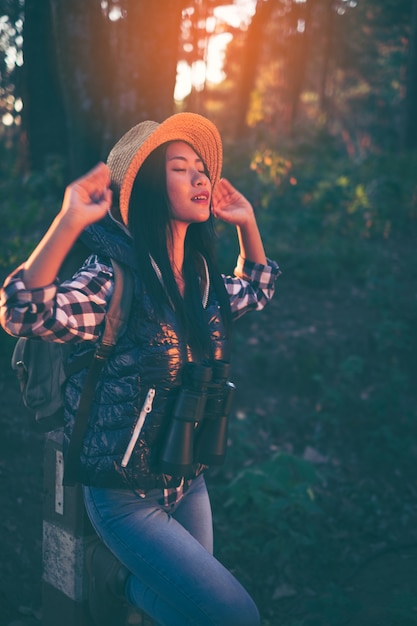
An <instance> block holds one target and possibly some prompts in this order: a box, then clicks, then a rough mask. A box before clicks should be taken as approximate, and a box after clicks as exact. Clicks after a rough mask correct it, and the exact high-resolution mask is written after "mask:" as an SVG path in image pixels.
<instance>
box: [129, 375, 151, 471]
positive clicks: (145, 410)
mask: <svg viewBox="0 0 417 626" xmlns="http://www.w3.org/2000/svg"><path fill="white" fill-rule="evenodd" d="M154 397H155V389H154V388H153V387H151V388H150V389H149V391H148V393H147V395H146V398H145V401H144V403H143V405H142V409H141V411H140V414H139V418H138V421H137V422H136V424H135V428H134V429H133V433H132V436H131V438H130V441H129V444H128V446H127V448H126V452H125V454H124V457H123V459H122V462H121V466H122V467H126V466H127V464H128V463H129V461H130V457H131V456H132V452H133V449H134V447H135V445H136V442H137V440H138V439H139V435H140V433H141V430H142V428H143V425H144V423H145V419H146V416H147V414H148V413H150V412H151V411H152V403H153V399H154Z"/></svg>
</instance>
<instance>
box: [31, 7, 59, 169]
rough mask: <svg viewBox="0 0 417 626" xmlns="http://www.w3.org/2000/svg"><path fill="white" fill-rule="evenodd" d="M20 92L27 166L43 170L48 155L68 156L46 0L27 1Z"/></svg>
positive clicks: (49, 15)
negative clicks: (22, 105)
mask: <svg viewBox="0 0 417 626" xmlns="http://www.w3.org/2000/svg"><path fill="white" fill-rule="evenodd" d="M23 29H24V30H23V59H24V64H23V66H22V70H21V77H22V78H21V95H22V100H23V103H24V108H23V112H22V126H23V131H24V134H25V137H26V154H27V167H29V168H30V169H39V170H40V169H43V168H44V166H45V164H46V162H47V160H48V157H51V156H53V155H58V156H60V157H62V158H64V157H66V155H67V136H66V127H65V115H64V108H63V102H62V98H61V93H60V89H59V85H58V78H57V68H56V63H55V61H56V58H55V54H54V47H53V41H52V25H51V13H50V6H49V2H48V0H26V1H25V19H24V25H23Z"/></svg>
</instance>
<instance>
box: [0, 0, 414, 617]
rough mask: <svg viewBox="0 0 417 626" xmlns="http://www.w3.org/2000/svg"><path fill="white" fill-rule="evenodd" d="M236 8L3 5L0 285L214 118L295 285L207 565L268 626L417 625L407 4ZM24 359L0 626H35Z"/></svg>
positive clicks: (223, 255) (239, 429) (9, 384)
mask: <svg viewBox="0 0 417 626" xmlns="http://www.w3.org/2000/svg"><path fill="white" fill-rule="evenodd" d="M226 4H227V5H228V6H225V5H226ZM230 5H231V3H224V2H217V1H215V0H176V1H175V2H173V1H170V0H155V1H152V2H150V1H145V0H119V1H116V0H114V1H113V0H107V1H104V0H103V1H101V2H100V1H99V0H90V2H85V1H84V0H71V2H63V1H60V0H0V203H1V204H0V212H1V213H0V214H1V220H2V226H1V229H0V231H1V232H0V241H1V245H0V274H1V276H0V278H1V280H3V279H4V278H5V276H6V275H7V274H8V272H9V271H10V270H11V269H12V268H14V267H15V266H16V265H17V264H18V263H20V262H21V261H23V260H24V259H25V257H26V256H27V254H28V252H30V250H31V249H32V248H33V246H34V245H35V243H36V242H37V241H38V240H39V238H40V237H41V235H42V233H43V232H44V230H45V229H46V227H47V225H48V224H49V222H50V220H51V219H52V217H53V215H54V214H55V213H56V211H57V210H58V207H59V206H60V202H61V198H62V194H63V190H64V187H65V185H66V184H67V183H68V182H69V181H70V180H72V179H73V178H74V177H75V176H78V175H80V174H81V173H83V172H84V171H86V170H87V169H88V168H89V167H90V166H92V165H94V164H95V163H96V162H97V161H98V160H105V158H106V155H107V153H108V150H109V148H110V147H111V145H112V144H113V143H114V142H115V141H116V140H117V139H118V138H119V137H120V135H121V134H122V133H123V132H124V131H126V130H127V129H128V128H130V127H131V126H132V125H134V124H136V123H138V122H139V121H142V120H144V119H155V120H157V121H162V119H163V118H165V117H166V116H168V115H170V114H172V113H174V112H176V111H183V110H189V111H194V112H198V113H201V114H203V115H206V116H207V117H209V118H210V119H212V120H213V121H214V122H215V123H216V124H217V125H218V127H219V129H220V131H221V133H222V136H223V138H224V144H225V165H224V175H226V176H227V177H229V178H230V179H231V181H232V182H233V183H234V184H235V185H236V186H237V187H238V188H239V189H241V190H242V191H243V193H245V194H246V195H247V196H248V197H249V198H250V199H251V201H252V202H253V204H254V207H255V210H256V213H257V217H258V221H259V224H260V228H261V232H262V235H263V238H264V241H265V245H266V248H267V251H268V254H269V256H270V257H272V258H276V259H277V260H278V261H279V263H280V266H281V267H282V270H283V274H282V276H281V277H280V279H279V281H278V285H277V295H276V297H275V300H274V302H273V303H272V304H271V305H270V307H269V308H268V309H267V310H265V311H264V312H263V313H262V314H259V315H254V316H251V315H248V316H246V318H244V319H242V320H241V321H239V323H238V325H237V328H236V334H235V344H234V345H235V367H234V372H233V373H234V380H235V382H236V383H237V386H238V389H239V393H238V397H237V401H236V403H235V407H234V411H233V415H232V420H231V426H230V441H229V443H230V448H229V453H228V460H227V463H226V465H225V466H224V467H223V468H222V469H220V470H217V471H216V472H211V473H210V476H209V487H210V491H211V494H212V500H213V510H214V521H215V532H216V555H217V556H218V557H219V558H220V559H221V560H222V561H223V562H224V563H225V564H226V566H227V567H229V568H230V569H231V570H232V571H234V572H235V573H236V575H237V576H238V577H239V578H240V579H241V581H242V582H243V583H244V584H245V585H246V587H247V588H248V589H249V591H250V592H251V593H252V594H253V596H254V598H255V599H256V601H257V603H258V605H259V607H260V610H261V613H262V620H263V621H262V623H263V626H278V625H279V626H333V625H335V626H336V625H337V626H342V625H345V624H346V625H347V624H350V625H352V626H361V625H362V624H363V625H365V624H366V625H367V626H372V625H375V626H411V625H413V624H414V625H415V624H417V600H416V598H417V524H416V513H417V481H416V476H417V472H416V460H417V437H416V435H417V426H416V424H417V421H416V417H417V410H416V385H415V380H416V373H417V361H416V357H415V354H416V348H417V331H416V277H417V264H416V244H415V242H416V232H417V228H416V225H417V177H416V172H417V153H416V149H417V114H416V111H417V1H416V0H385V1H384V2H380V1H379V0H257V1H256V0H240V1H238V0H236V1H235V4H234V6H232V7H231V6H230ZM216 42H217V43H219V42H223V44H222V45H223V47H222V48H221V50H223V52H224V58H223V61H222V66H221V67H220V68H219V67H218V68H217V69H218V73H217V78H216V80H211V79H210V72H209V69H210V63H211V62H212V61H213V58H214V57H213V52H212V51H213V46H215V44H216ZM225 42H227V45H225ZM219 59H220V61H221V57H218V58H217V62H218V63H219ZM219 72H220V76H219ZM180 75H181V76H183V79H182V82H181V81H180V79H179V76H180ZM184 76H185V79H184ZM187 77H188V78H187ZM187 81H188V82H187ZM179 87H181V88H182V91H181V90H179ZM180 92H181V96H179V95H178V93H180ZM218 234H219V256H220V261H221V265H222V267H224V269H225V271H227V272H229V271H232V269H233V266H234V259H235V254H236V249H237V248H236V241H235V237H234V233H233V231H232V230H230V229H229V228H228V227H226V226H222V227H220V228H219V233H218ZM13 345H14V340H13V339H12V338H10V337H8V336H7V335H6V334H5V333H4V332H1V334H0V351H1V352H0V360H1V370H0V387H1V398H2V407H1V413H0V427H1V437H0V454H1V456H0V498H1V511H2V513H1V516H0V553H1V560H0V625H1V626H6V625H7V624H9V622H10V621H11V620H12V619H17V618H19V619H21V620H23V621H25V620H28V621H30V623H36V622H37V621H38V620H40V619H41V614H42V606H41V593H40V588H41V585H40V579H41V536H42V457H43V438H42V436H40V435H38V434H37V433H36V432H35V431H34V430H33V428H32V426H31V423H30V419H29V416H28V414H27V412H26V411H25V409H24V408H23V407H22V404H21V400H20V397H19V393H18V389H17V383H16V381H15V379H14V375H13V373H12V372H11V371H10V365H9V363H10V354H11V351H12V348H13Z"/></svg>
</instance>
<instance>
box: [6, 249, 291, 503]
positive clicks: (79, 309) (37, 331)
mask: <svg viewBox="0 0 417 626" xmlns="http://www.w3.org/2000/svg"><path fill="white" fill-rule="evenodd" d="M279 274H280V270H279V268H278V265H277V264H276V263H275V262H274V261H270V260H268V262H267V265H261V264H257V263H252V262H251V261H248V260H246V259H243V258H242V257H239V258H238V261H237V265H236V268H235V270H234V276H223V280H224V284H225V287H226V291H227V293H228V294H229V298H230V305H231V310H232V315H233V319H237V318H238V317H240V316H242V315H243V314H244V313H246V312H247V311H250V310H261V309H263V308H264V306H265V305H266V304H267V303H268V302H269V300H270V299H271V298H272V296H273V293H274V284H275V280H276V278H277V277H278V276H279ZM112 291H113V269H112V267H111V265H108V264H105V263H103V262H101V261H100V260H99V258H98V257H97V256H96V255H92V256H91V257H90V258H89V259H88V261H87V262H86V264H85V265H84V266H83V267H82V268H81V269H80V270H79V271H78V272H77V273H76V274H75V275H74V276H73V277H72V278H71V279H70V280H67V281H64V282H62V283H60V282H59V280H58V279H57V280H56V281H55V282H54V283H53V284H51V285H47V286H45V287H40V288H37V289H27V288H26V286H25V284H24V280H23V271H22V269H21V268H18V269H17V270H15V271H14V272H13V273H12V274H11V275H10V276H9V277H8V278H7V279H6V281H5V283H4V285H3V288H2V290H1V292H0V323H1V325H2V326H3V328H4V329H5V330H6V331H7V332H8V333H10V334H11V335H15V336H20V337H41V338H42V339H43V340H45V341H55V342H60V343H65V342H74V343H76V342H81V341H95V340H97V339H98V338H99V336H100V331H101V329H102V325H103V321H104V317H105V314H106V310H107V304H108V302H109V300H110V297H111V295H112ZM188 484H189V481H186V482H185V483H184V484H183V485H181V486H180V487H179V488H177V489H166V490H164V493H163V496H162V503H163V504H166V505H168V504H170V503H172V502H178V501H179V500H180V499H181V498H182V496H183V495H184V493H185V491H186V490H187V488H188Z"/></svg>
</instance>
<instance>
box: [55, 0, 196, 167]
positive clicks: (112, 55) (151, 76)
mask: <svg viewBox="0 0 417 626" xmlns="http://www.w3.org/2000/svg"><path fill="white" fill-rule="evenodd" d="M50 2H51V5H52V8H53V20H54V33H55V45H56V50H57V54H58V61H59V68H60V78H61V89H62V93H63V98H64V102H65V110H66V117H67V124H68V137H69V147H70V150H69V153H70V163H71V173H72V176H78V175H79V174H81V173H82V172H84V171H85V170H86V169H88V168H90V167H91V166H92V165H94V164H95V163H96V162H97V160H99V159H103V160H105V159H106V157H107V154H108V151H109V149H110V148H111V146H112V145H113V144H114V142H115V141H116V140H117V139H118V138H119V137H120V136H121V135H122V134H123V133H124V132H125V131H126V130H128V129H129V128H131V127H132V126H133V125H134V124H137V123H138V122H140V121H142V120H144V119H155V120H156V121H162V119H164V118H165V117H167V116H168V115H170V114H171V113H173V111H174V88H175V81H176V67H177V59H178V48H179V36H180V24H181V15H182V8H183V6H184V3H185V2H184V0H179V1H178V2H172V1H171V0H159V1H158V2H146V1H145V0H124V2H121V3H120V6H121V9H122V11H123V15H122V17H121V19H118V20H116V21H113V22H112V21H110V20H109V19H108V17H107V16H106V15H105V13H104V12H103V11H102V8H101V5H100V2H99V1H95V2H93V1H92V0H90V2H85V0H71V2H65V1H64V0H50Z"/></svg>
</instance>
